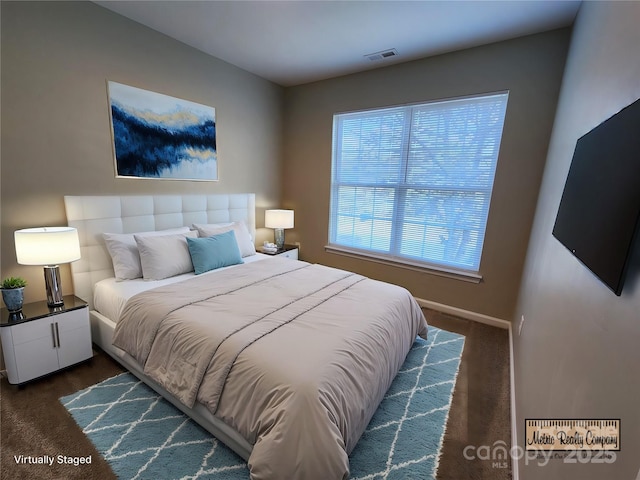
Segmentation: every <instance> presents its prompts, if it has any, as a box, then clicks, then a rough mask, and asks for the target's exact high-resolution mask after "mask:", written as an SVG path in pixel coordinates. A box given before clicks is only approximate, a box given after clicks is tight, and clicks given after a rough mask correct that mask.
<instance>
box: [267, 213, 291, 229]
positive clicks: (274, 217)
mask: <svg viewBox="0 0 640 480" xmlns="http://www.w3.org/2000/svg"><path fill="white" fill-rule="evenodd" d="M264 226H265V227H267V228H293V210H266V211H265V212H264Z"/></svg>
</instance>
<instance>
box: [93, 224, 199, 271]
mask: <svg viewBox="0 0 640 480" xmlns="http://www.w3.org/2000/svg"><path fill="white" fill-rule="evenodd" d="M188 231H189V227H178V228H170V229H168V230H158V231H152V232H137V233H103V234H102V236H103V238H104V242H105V244H106V246H107V250H108V251H109V255H111V261H112V262H113V271H114V273H115V276H116V280H119V281H120V280H133V279H134V278H140V277H142V265H141V264H140V254H139V252H138V245H137V244H136V240H135V238H133V236H134V235H138V236H156V235H172V234H175V233H186V232H188Z"/></svg>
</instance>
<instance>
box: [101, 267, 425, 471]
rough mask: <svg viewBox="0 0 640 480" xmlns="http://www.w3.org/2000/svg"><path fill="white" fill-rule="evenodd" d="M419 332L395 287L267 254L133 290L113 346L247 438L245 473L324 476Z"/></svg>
mask: <svg viewBox="0 0 640 480" xmlns="http://www.w3.org/2000/svg"><path fill="white" fill-rule="evenodd" d="M426 333H427V325H426V322H425V319H424V316H423V315H422V312H421V310H420V307H419V306H418V305H417V303H416V302H415V300H414V298H413V297H412V296H411V294H410V293H409V292H408V291H407V290H405V289H403V288H401V287H398V286H395V285H391V284H387V283H383V282H379V281H375V280H371V279H368V278H365V277H362V276H360V275H357V274H353V273H350V272H345V271H342V270H337V269H333V268H329V267H325V266H321V265H311V264H308V263H305V262H300V261H295V260H289V259H279V258H273V259H270V260H265V261H261V262H252V263H249V264H245V265H240V266H238V267H235V268H232V269H229V270H224V271H219V272H214V273H212V274H208V275H200V276H198V277H195V278H193V279H190V280H187V281H184V282H181V283H179V284H174V285H170V286H166V287H159V288H156V289H154V290H150V291H147V292H144V293H141V294H138V295H136V296H134V297H132V298H131V299H130V300H129V302H128V303H127V305H126V307H125V309H124V311H123V314H122V316H121V318H120V320H119V322H118V324H117V326H116V330H115V333H114V342H113V343H114V345H116V346H117V347H119V348H121V349H123V350H125V351H126V352H127V353H129V354H130V355H132V356H133V357H135V358H136V360H137V361H138V362H139V363H140V364H141V365H143V366H144V372H145V374H147V375H148V376H150V377H151V378H153V379H154V380H155V381H156V382H158V383H159V384H160V385H162V386H163V387H164V388H165V389H166V390H168V391H169V392H171V393H172V394H173V395H174V396H175V397H176V398H178V399H179V400H180V401H181V402H183V403H184V404H185V405H187V406H189V407H191V406H193V404H194V403H195V402H196V401H198V402H201V403H203V404H205V405H206V406H207V407H208V408H209V410H210V411H211V412H212V413H213V414H214V415H216V416H217V417H219V418H220V419H222V420H223V421H224V422H226V423H227V424H229V425H230V426H232V427H233V428H234V429H236V430H237V431H238V432H240V434H242V435H243V436H244V437H245V438H246V439H247V440H248V441H249V443H251V444H253V450H252V453H251V456H250V458H249V468H250V471H251V478H252V479H254V480H258V479H265V480H267V479H268V480H274V479H278V480H285V479H305V480H315V479H318V480H328V479H342V478H347V477H348V475H349V462H348V457H347V455H348V453H349V452H351V450H352V449H353V447H354V446H355V444H356V442H357V441H358V439H359V438H360V436H361V435H362V433H363V431H364V429H365V427H366V426H367V424H368V422H369V420H370V419H371V416H372V415H373V413H374V412H375V410H376V408H377V407H378V404H379V403H380V401H381V400H382V397H383V396H384V394H385V392H386V390H387V389H388V387H389V385H390V384H391V381H392V380H393V378H394V377H395V375H396V374H397V372H398V370H399V368H400V366H401V365H402V363H403V361H404V359H405V357H406V355H407V352H408V351H409V349H410V348H411V345H412V343H413V341H414V339H415V337H416V335H420V336H423V337H425V336H426Z"/></svg>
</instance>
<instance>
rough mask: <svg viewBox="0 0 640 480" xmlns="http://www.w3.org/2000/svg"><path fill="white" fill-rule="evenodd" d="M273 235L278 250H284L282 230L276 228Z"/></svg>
mask: <svg viewBox="0 0 640 480" xmlns="http://www.w3.org/2000/svg"><path fill="white" fill-rule="evenodd" d="M273 233H274V236H275V240H276V246H277V247H278V250H282V249H283V248H284V228H276V229H274V232H273Z"/></svg>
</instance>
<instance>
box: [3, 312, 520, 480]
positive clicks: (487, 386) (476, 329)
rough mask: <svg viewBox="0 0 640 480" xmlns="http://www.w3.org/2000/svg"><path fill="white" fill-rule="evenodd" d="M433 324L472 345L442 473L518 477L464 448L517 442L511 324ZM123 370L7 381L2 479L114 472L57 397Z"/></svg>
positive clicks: (105, 361)
mask: <svg viewBox="0 0 640 480" xmlns="http://www.w3.org/2000/svg"><path fill="white" fill-rule="evenodd" d="M425 315H426V316H427V321H428V322H429V323H431V324H432V325H434V326H437V327H439V328H443V329H445V330H449V331H453V332H457V333H461V334H463V335H465V337H466V339H465V350H464V353H463V356H462V363H461V365H460V372H459V374H458V379H457V383H456V388H455V390H454V396H453V403H452V406H451V411H450V413H449V422H448V425H447V432H446V434H445V439H444V446H443V451H442V455H441V458H440V467H439V470H438V479H443V480H444V479H451V480H463V479H485V478H486V479H492V480H507V479H510V478H511V465H510V464H509V465H507V467H506V468H498V467H497V466H495V465H493V462H491V461H489V460H478V459H476V460H467V459H465V457H464V449H465V447H466V446H468V445H471V446H474V447H475V448H477V447H480V446H483V445H486V446H489V447H490V446H492V445H493V444H494V442H496V441H500V440H502V441H504V442H505V444H506V445H507V448H509V447H510V445H511V437H510V431H511V430H510V413H509V412H510V409H509V346H508V334H507V331H506V330H500V329H497V328H493V327H488V326H486V325H481V324H478V323H475V322H470V321H467V320H462V319H458V318H455V317H451V316H448V315H444V314H440V313H437V312H434V311H430V310H425ZM122 371H123V369H122V368H121V367H120V366H119V365H118V364H117V363H116V362H114V361H113V360H111V358H109V357H108V356H107V355H106V354H104V353H103V352H101V351H97V352H96V354H95V355H94V357H93V358H92V359H91V360H90V361H88V362H86V363H83V364H81V365H78V366H75V367H73V368H71V369H68V370H66V371H63V372H59V373H57V374H55V375H51V376H49V377H46V378H44V379H41V380H38V381H34V382H31V383H28V384H26V385H25V386H23V387H16V386H14V385H9V384H8V383H7V380H6V379H5V378H3V379H2V381H1V382H0V446H1V453H0V462H1V463H0V473H1V475H0V478H2V479H3V480H4V479H6V480H15V479H28V480H31V479H34V478H38V479H65V480H66V479H69V480H71V479H100V480H108V479H112V478H115V476H114V475H113V473H112V472H111V469H110V468H109V465H108V464H107V463H106V462H105V461H104V460H103V459H102V458H101V457H100V455H99V454H98V452H97V451H96V450H95V448H94V447H93V445H92V444H91V442H90V441H89V440H88V439H87V437H85V436H84V434H83V433H82V432H81V431H80V429H79V428H78V426H77V425H76V424H75V422H74V421H73V419H72V418H71V416H70V415H69V414H68V413H67V411H66V410H65V408H64V407H63V406H62V405H61V404H60V402H59V401H58V399H59V398H60V397H62V396H64V395H69V394H71V393H73V392H76V391H78V390H81V389H83V388H86V387H88V386H90V385H93V384H95V383H98V382H100V381H102V380H104V379H106V378H109V377H112V376H114V375H116V374H118V373H120V372H122ZM19 455H24V456H29V455H31V456H40V457H42V456H44V455H48V456H50V457H54V458H56V457H57V456H58V455H65V456H71V457H73V456H82V457H87V456H89V455H90V456H91V461H92V463H91V465H90V466H77V467H76V466H73V465H60V464H58V463H57V462H54V464H53V465H52V466H45V465H33V464H21V463H16V460H15V458H14V457H15V456H19Z"/></svg>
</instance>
